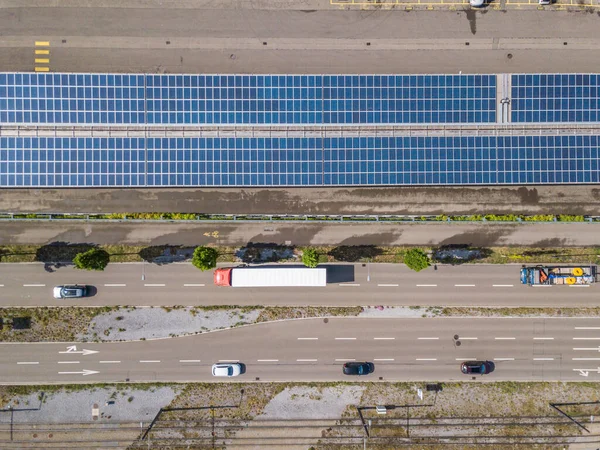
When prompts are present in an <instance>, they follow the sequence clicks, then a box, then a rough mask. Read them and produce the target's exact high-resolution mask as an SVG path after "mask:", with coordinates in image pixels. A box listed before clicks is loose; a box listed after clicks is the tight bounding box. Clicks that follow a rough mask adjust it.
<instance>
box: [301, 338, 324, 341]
mask: <svg viewBox="0 0 600 450" xmlns="http://www.w3.org/2000/svg"><path fill="white" fill-rule="evenodd" d="M298 340H299V341H318V340H319V338H298Z"/></svg>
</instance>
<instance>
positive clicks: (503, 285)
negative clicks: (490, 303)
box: [492, 284, 515, 287]
mask: <svg viewBox="0 0 600 450" xmlns="http://www.w3.org/2000/svg"><path fill="white" fill-rule="evenodd" d="M514 286H515V285H514V284H492V287H514Z"/></svg>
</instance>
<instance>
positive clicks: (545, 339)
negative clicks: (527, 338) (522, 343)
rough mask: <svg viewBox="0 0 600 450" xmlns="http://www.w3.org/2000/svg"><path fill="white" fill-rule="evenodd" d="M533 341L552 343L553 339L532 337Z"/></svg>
mask: <svg viewBox="0 0 600 450" xmlns="http://www.w3.org/2000/svg"><path fill="white" fill-rule="evenodd" d="M533 340H534V341H553V340H554V338H553V337H534V338H533Z"/></svg>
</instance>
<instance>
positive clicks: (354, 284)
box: [339, 283, 360, 287]
mask: <svg viewBox="0 0 600 450" xmlns="http://www.w3.org/2000/svg"><path fill="white" fill-rule="evenodd" d="M339 286H355V287H356V286H360V284H357V283H344V284H339Z"/></svg>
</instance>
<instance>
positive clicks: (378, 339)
mask: <svg viewBox="0 0 600 450" xmlns="http://www.w3.org/2000/svg"><path fill="white" fill-rule="evenodd" d="M394 339H396V338H388V337H380V338H373V340H374V341H393V340H394Z"/></svg>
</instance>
